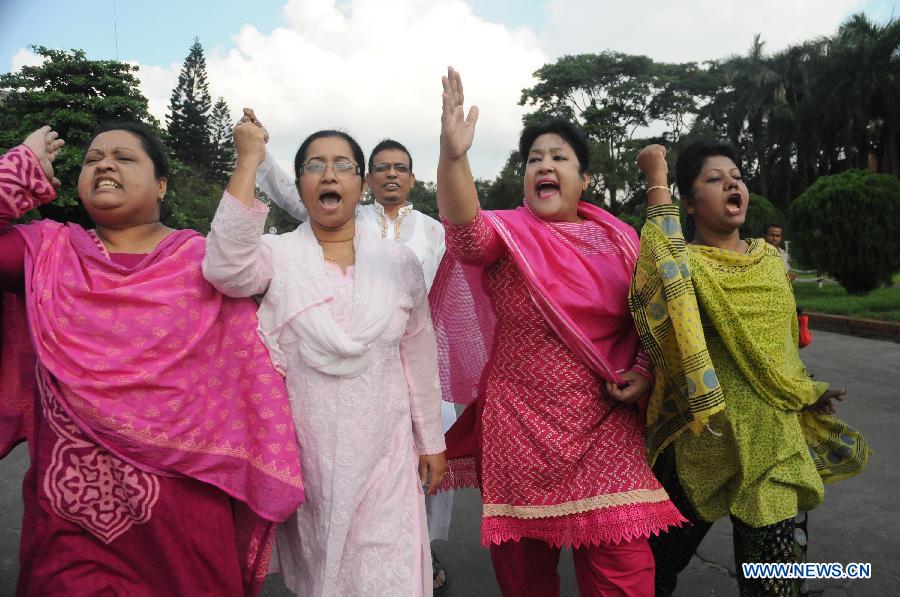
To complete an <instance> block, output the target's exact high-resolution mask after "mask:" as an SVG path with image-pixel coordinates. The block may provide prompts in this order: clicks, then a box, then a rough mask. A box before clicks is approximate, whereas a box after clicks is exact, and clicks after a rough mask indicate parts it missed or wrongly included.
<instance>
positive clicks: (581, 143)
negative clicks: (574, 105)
mask: <svg viewBox="0 0 900 597" xmlns="http://www.w3.org/2000/svg"><path fill="white" fill-rule="evenodd" d="M548 133H556V134H557V135H559V136H560V137H562V138H563V140H564V141H565V142H566V143H568V144H569V145H571V146H572V149H573V150H574V151H575V157H577V158H578V173H579V174H584V173H585V172H587V171H588V170H589V169H590V161H591V152H590V150H589V149H588V142H587V137H585V136H584V133H583V132H582V131H581V129H580V128H578V127H577V126H575V125H574V124H572V123H571V122H569V121H568V120H566V119H565V118H553V119H551V120H545V121H543V122H536V123H534V124H529V125H528V126H526V127H525V128H524V129H522V134H521V135H520V136H519V159H520V160H521V164H520V170H521V172H523V173H524V172H525V164H527V163H528V154H529V152H531V146H532V145H534V142H535V141H536V140H537V138H538V137H540V136H541V135H546V134H548Z"/></svg>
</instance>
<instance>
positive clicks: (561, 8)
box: [541, 0, 866, 62]
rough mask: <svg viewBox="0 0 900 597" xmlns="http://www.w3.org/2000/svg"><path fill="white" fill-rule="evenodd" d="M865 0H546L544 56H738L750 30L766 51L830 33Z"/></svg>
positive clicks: (693, 58)
mask: <svg viewBox="0 0 900 597" xmlns="http://www.w3.org/2000/svg"><path fill="white" fill-rule="evenodd" d="M865 4H866V2H865V0H753V1H752V2H747V1H746V0H691V1H690V2H686V1H685V2H673V1H672V0H631V1H630V2H620V1H619V0H547V2H546V4H545V5H544V9H545V10H546V11H547V13H548V16H549V23H548V25H547V26H546V28H545V29H544V30H543V31H542V32H541V42H542V45H543V47H544V48H545V49H546V50H547V52H548V53H549V54H550V55H551V56H553V57H558V56H562V55H564V54H578V53H583V52H600V51H603V50H615V51H618V52H625V53H628V54H644V55H647V56H650V57H651V58H653V59H654V60H658V61H664V62H687V61H698V62H699V61H703V60H711V59H717V58H724V57H726V56H729V55H731V54H743V53H745V52H746V51H747V49H748V48H749V47H750V44H751V43H752V42H753V36H754V35H755V34H756V33H762V40H763V41H765V42H766V50H767V51H770V52H772V51H777V50H780V49H783V48H785V47H787V46H788V45H790V44H793V43H797V42H800V41H804V40H807V39H811V38H814V37H818V36H821V35H829V34H831V33H833V32H834V31H835V30H836V29H837V26H838V25H839V24H840V22H841V21H842V20H843V19H844V18H845V17H846V16H847V15H849V14H851V13H853V12H856V11H859V10H862V9H863V8H864V7H865Z"/></svg>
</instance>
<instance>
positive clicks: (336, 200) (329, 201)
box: [319, 190, 341, 214]
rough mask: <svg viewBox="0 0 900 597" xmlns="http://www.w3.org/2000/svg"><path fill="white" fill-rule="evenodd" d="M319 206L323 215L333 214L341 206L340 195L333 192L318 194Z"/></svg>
mask: <svg viewBox="0 0 900 597" xmlns="http://www.w3.org/2000/svg"><path fill="white" fill-rule="evenodd" d="M319 204H320V205H321V206H322V211H324V212H325V213H327V214H332V213H335V212H336V211H337V210H338V208H339V207H340V205H341V194H340V193H338V192H337V191H333V190H327V191H322V192H321V193H319Z"/></svg>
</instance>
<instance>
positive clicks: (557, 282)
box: [429, 202, 639, 404]
mask: <svg viewBox="0 0 900 597" xmlns="http://www.w3.org/2000/svg"><path fill="white" fill-rule="evenodd" d="M482 214H483V215H484V216H485V217H486V220H487V222H488V223H489V224H490V225H491V226H493V227H494V229H495V230H496V231H497V233H498V234H499V235H500V238H502V239H503V242H504V244H505V245H506V248H507V250H508V252H509V255H510V256H511V257H512V259H513V260H514V261H515V263H516V266H517V268H518V270H519V272H520V273H521V274H522V277H523V278H524V279H525V283H526V284H527V286H528V289H529V292H530V294H531V297H532V300H534V303H535V305H536V306H537V308H538V310H539V311H540V312H541V314H542V315H543V316H544V318H545V319H546V321H547V323H548V324H549V325H550V327H551V328H552V329H553V331H554V332H556V334H557V335H558V336H559V337H560V339H561V340H562V341H563V342H564V343H565V344H566V346H568V347H569V349H570V350H572V352H574V353H575V355H576V356H577V357H578V358H579V359H580V360H581V361H582V362H584V363H585V364H587V365H588V367H590V368H591V370H593V371H594V372H595V373H597V374H598V375H599V376H600V377H602V378H603V379H605V380H607V381H613V382H615V383H622V376H621V373H622V372H623V371H625V370H627V369H629V368H630V367H631V366H632V365H633V363H634V358H635V355H636V353H637V350H638V347H639V340H638V335H637V332H636V330H635V329H634V325H633V323H632V320H631V317H630V314H629V312H628V306H627V304H625V302H624V301H622V300H621V293H620V292H619V293H617V294H616V297H615V299H613V297H611V296H609V294H610V291H609V290H607V289H608V288H610V286H611V285H612V284H611V282H612V281H613V280H617V281H619V282H622V281H624V283H625V285H626V287H627V284H628V281H629V280H630V279H631V275H632V272H633V270H634V264H635V262H636V261H637V254H638V237H637V234H636V233H635V231H634V229H632V228H631V226H629V225H627V224H625V223H624V222H622V221H621V220H619V219H618V218H616V217H615V216H613V215H612V214H610V213H608V212H606V211H604V210H602V209H600V208H599V207H595V206H593V205H591V204H589V203H585V202H581V203H579V205H578V215H579V216H581V217H582V218H584V219H586V220H591V221H593V222H594V223H596V224H598V225H599V226H601V227H603V228H604V230H605V231H606V233H607V235H608V236H609V238H610V239H611V240H612V242H614V243H615V244H616V245H617V246H618V247H619V250H620V252H621V254H614V253H607V252H602V253H600V254H599V255H585V254H583V253H581V252H579V251H578V250H576V249H575V248H574V247H573V246H571V245H570V244H569V243H567V242H566V241H564V240H563V239H562V238H560V237H559V236H557V235H555V234H551V233H550V231H549V230H548V229H547V225H548V224H547V223H545V222H544V221H542V220H540V219H539V218H538V217H537V216H535V215H534V214H533V213H532V212H531V210H529V209H528V208H527V207H519V208H517V209H515V210H505V211H484V212H482ZM483 273H484V269H483V268H481V267H477V266H471V265H466V264H462V263H460V262H458V261H457V260H456V259H454V258H452V257H451V256H450V255H449V254H448V255H447V256H445V258H444V259H443V261H442V262H441V266H440V268H439V269H438V273H437V275H436V277H435V280H434V285H433V286H432V288H431V293H430V294H429V300H430V303H431V311H432V317H433V319H434V327H435V334H436V336H437V341H438V361H439V363H440V365H441V367H440V371H441V386H442V389H443V393H444V399H445V400H450V401H452V402H457V403H462V404H469V403H471V402H473V401H474V400H476V399H477V397H478V394H479V393H480V391H481V388H480V387H479V383H480V380H481V375H482V372H483V371H484V367H485V365H486V363H487V361H488V359H489V357H490V354H491V348H492V345H493V335H494V328H495V327H496V319H495V317H494V314H493V310H492V306H491V302H490V298H489V297H488V295H487V293H486V291H485V288H484V283H483V280H482V276H483Z"/></svg>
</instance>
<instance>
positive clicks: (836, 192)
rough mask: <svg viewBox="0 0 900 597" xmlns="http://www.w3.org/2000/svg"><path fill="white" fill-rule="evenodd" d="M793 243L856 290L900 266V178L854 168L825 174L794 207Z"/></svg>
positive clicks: (888, 277)
mask: <svg viewBox="0 0 900 597" xmlns="http://www.w3.org/2000/svg"><path fill="white" fill-rule="evenodd" d="M789 216H790V227H791V230H792V239H793V246H795V247H797V248H798V249H799V250H800V251H801V253H802V255H803V256H804V257H805V259H806V260H808V261H811V263H812V264H813V265H815V267H817V268H819V269H822V270H824V271H825V272H827V273H828V274H830V275H831V276H833V277H834V278H835V279H836V280H837V281H838V282H840V283H841V285H842V286H843V287H844V288H846V289H847V292H850V293H864V292H868V291H870V290H873V289H874V288H876V287H877V286H878V285H879V284H881V283H889V282H890V280H891V275H892V274H893V273H894V272H896V271H897V270H900V181H898V180H897V179H896V178H895V177H893V176H889V175H885V174H874V173H872V172H864V171H862V170H848V171H846V172H843V173H841V174H836V175H832V176H823V177H821V178H819V179H818V180H817V181H816V182H815V183H814V184H813V185H812V186H811V187H809V188H808V189H807V190H806V192H804V193H803V194H802V195H801V196H800V197H798V198H797V199H796V200H795V201H794V202H793V203H792V204H791V208H790V211H789Z"/></svg>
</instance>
